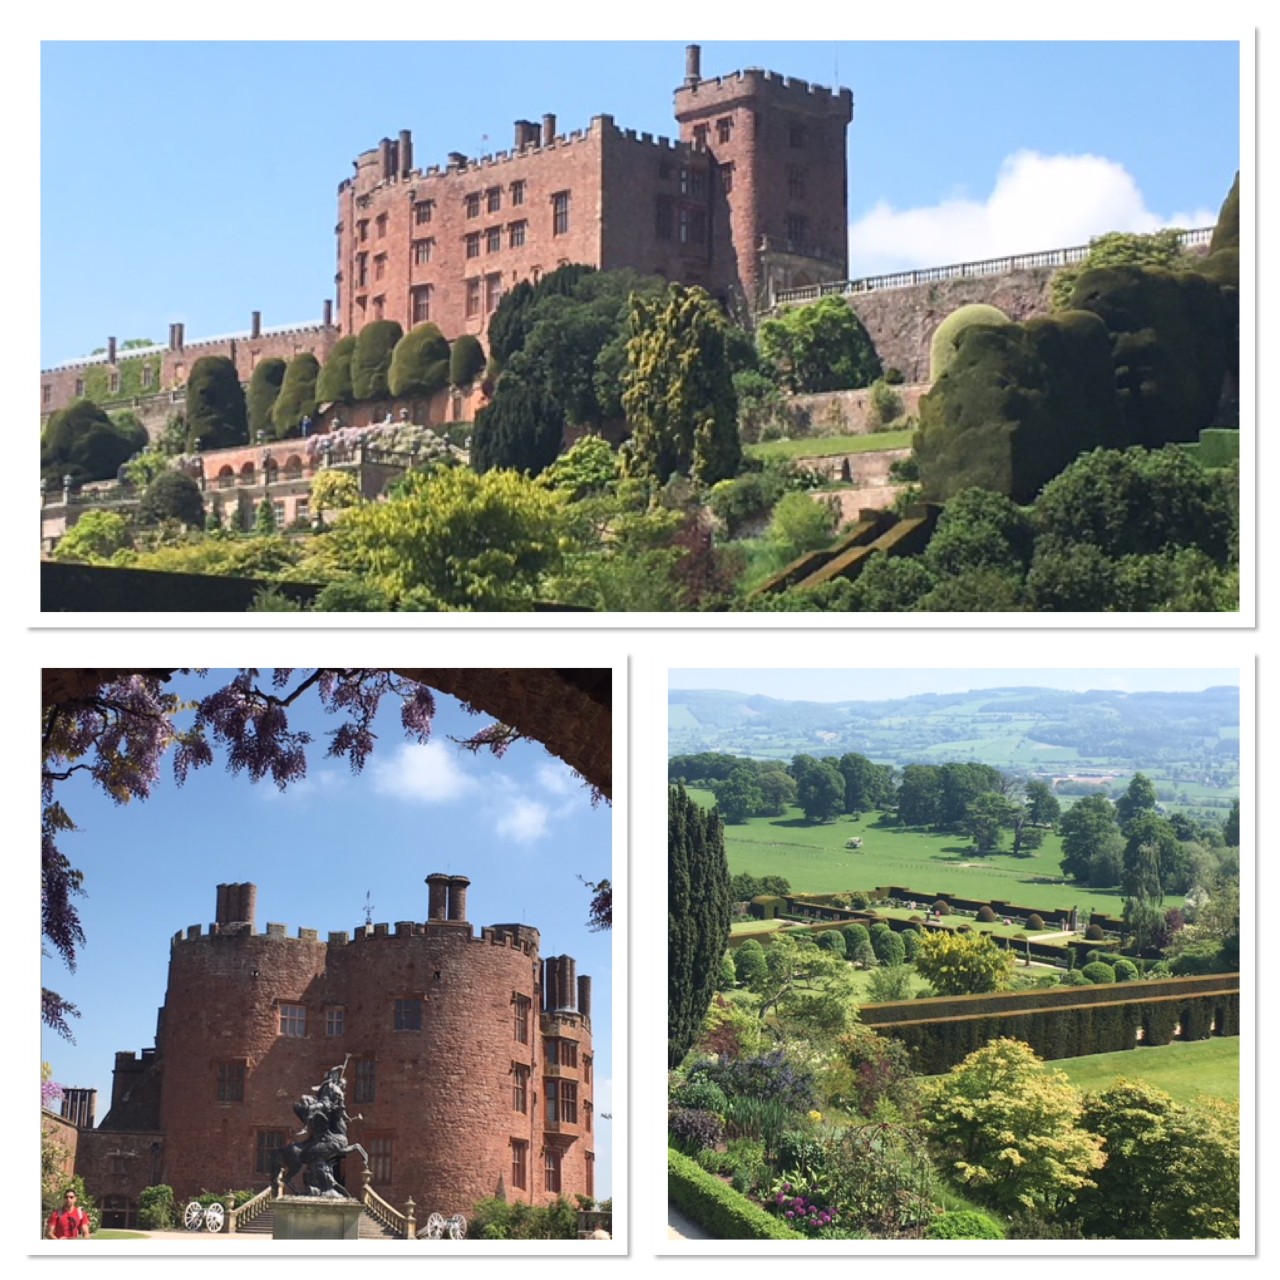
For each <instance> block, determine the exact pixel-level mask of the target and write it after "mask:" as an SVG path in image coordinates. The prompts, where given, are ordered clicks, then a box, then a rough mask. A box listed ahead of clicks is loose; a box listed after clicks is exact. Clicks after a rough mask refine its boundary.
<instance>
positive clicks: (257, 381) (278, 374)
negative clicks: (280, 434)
mask: <svg viewBox="0 0 1280 1280" xmlns="http://www.w3.org/2000/svg"><path fill="white" fill-rule="evenodd" d="M287 367H288V365H287V364H286V362H285V361H283V360H281V359H280V357H279V356H271V357H270V358H269V359H266V360H259V361H258V363H257V364H256V365H254V367H253V375H252V377H250V379H249V390H248V391H247V392H246V393H245V403H246V405H247V407H248V410H249V438H250V439H251V440H256V439H257V438H258V433H259V432H261V433H262V434H263V435H264V436H274V435H275V433H276V432H275V423H274V422H273V421H272V418H271V409H272V407H273V406H274V404H275V402H276V400H277V399H278V398H279V396H280V387H281V385H282V384H283V383H284V374H285V369H286V368H287Z"/></svg>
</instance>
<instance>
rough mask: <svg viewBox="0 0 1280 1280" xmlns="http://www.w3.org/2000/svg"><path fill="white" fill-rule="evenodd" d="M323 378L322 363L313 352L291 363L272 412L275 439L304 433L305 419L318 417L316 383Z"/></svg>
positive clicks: (296, 358)
mask: <svg viewBox="0 0 1280 1280" xmlns="http://www.w3.org/2000/svg"><path fill="white" fill-rule="evenodd" d="M319 377H320V361H319V360H317V359H316V358H315V356H313V355H312V354H311V352H309V351H303V352H301V353H300V354H299V355H296V356H294V357H293V359H292V360H290V361H289V367H288V369H286V370H285V375H284V385H283V386H282V387H281V388H280V395H279V397H278V398H277V400H276V402H275V406H274V407H273V408H272V410H271V421H272V424H273V426H274V427H275V439H277V440H283V439H285V438H286V437H288V436H297V435H300V434H301V433H302V419H303V418H311V417H314V416H315V412H316V406H317V401H316V382H317V381H318V380H319Z"/></svg>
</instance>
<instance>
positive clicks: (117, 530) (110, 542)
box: [53, 511, 129, 564]
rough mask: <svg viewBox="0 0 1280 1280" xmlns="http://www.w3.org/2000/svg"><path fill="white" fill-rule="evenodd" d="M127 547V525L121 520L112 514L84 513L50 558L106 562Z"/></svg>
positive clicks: (117, 515) (106, 512) (127, 523)
mask: <svg viewBox="0 0 1280 1280" xmlns="http://www.w3.org/2000/svg"><path fill="white" fill-rule="evenodd" d="M128 545H129V522H128V521H127V520H126V519H125V518H124V516H122V515H120V514H119V513H118V512H115V511H86V512H85V513H84V515H82V516H81V517H80V519H79V520H77V521H76V523H75V524H74V525H72V526H71V528H70V529H68V530H67V532H66V533H65V534H64V535H63V537H62V538H61V539H60V540H59V542H58V545H57V546H56V547H55V548H54V550H53V558H54V559H55V560H84V561H88V562H89V563H91V564H92V563H95V562H101V561H103V560H108V559H110V557H111V556H113V555H114V554H115V553H116V552H117V551H119V550H121V548H123V547H127V546H128Z"/></svg>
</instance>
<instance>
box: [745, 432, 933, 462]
mask: <svg viewBox="0 0 1280 1280" xmlns="http://www.w3.org/2000/svg"><path fill="white" fill-rule="evenodd" d="M914 434H915V432H914V431H877V432H874V433H873V434H871V435H859V436H818V437H816V438H813V439H803V440H767V441H765V442H764V443H763V444H749V445H747V446H746V447H745V448H744V449H743V453H745V454H746V455H747V457H749V458H761V459H764V458H790V459H795V458H829V457H832V456H835V455H838V454H844V453H883V452H884V451H886V450H888V449H910V448H911V437H912V436H913V435H914Z"/></svg>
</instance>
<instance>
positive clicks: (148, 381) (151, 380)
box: [142, 364, 156, 389]
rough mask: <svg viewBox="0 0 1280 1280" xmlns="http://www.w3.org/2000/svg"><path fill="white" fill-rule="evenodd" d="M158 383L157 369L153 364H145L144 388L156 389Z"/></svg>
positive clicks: (143, 370) (143, 373) (143, 372)
mask: <svg viewBox="0 0 1280 1280" xmlns="http://www.w3.org/2000/svg"><path fill="white" fill-rule="evenodd" d="M155 383H156V368H155V365H152V364H144V365H143V366H142V387H143V388H144V389H146V388H147V387H154V386H155Z"/></svg>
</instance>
